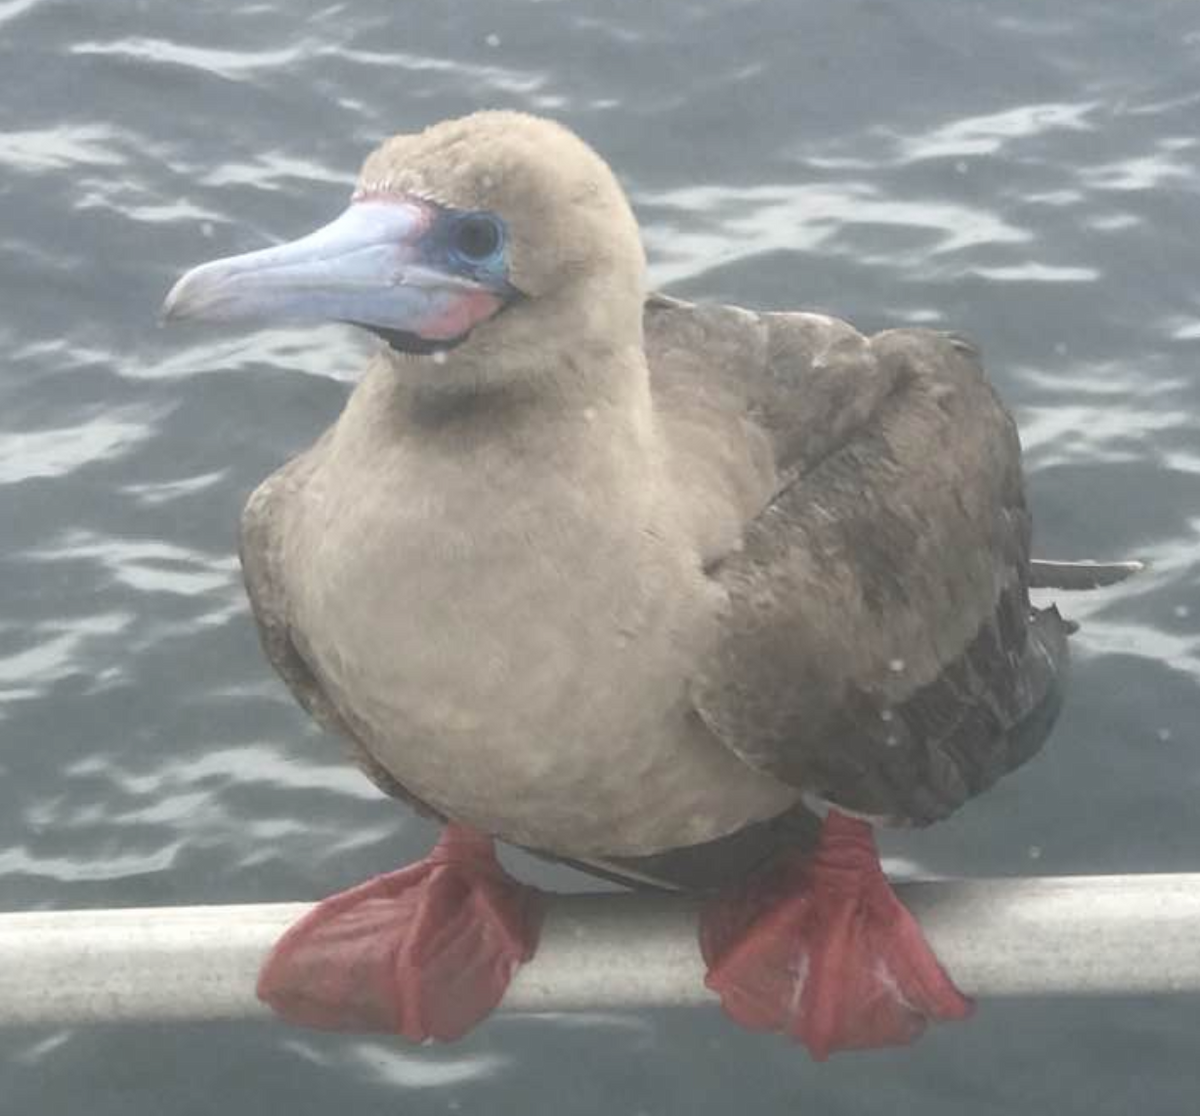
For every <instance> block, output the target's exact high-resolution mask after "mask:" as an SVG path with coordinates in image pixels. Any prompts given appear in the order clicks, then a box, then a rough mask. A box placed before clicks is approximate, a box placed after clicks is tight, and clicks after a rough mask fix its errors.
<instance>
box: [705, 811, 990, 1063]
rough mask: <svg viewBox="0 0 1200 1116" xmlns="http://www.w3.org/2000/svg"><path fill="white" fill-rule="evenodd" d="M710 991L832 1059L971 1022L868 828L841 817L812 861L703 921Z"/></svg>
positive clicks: (785, 870) (762, 1025) (754, 884)
mask: <svg viewBox="0 0 1200 1116" xmlns="http://www.w3.org/2000/svg"><path fill="white" fill-rule="evenodd" d="M700 947H701V950H702V952H703V954H704V960H705V962H706V963H707V965H708V969H709V971H708V977H707V980H706V984H707V985H708V987H709V988H711V989H713V990H714V991H715V992H717V993H719V994H720V996H721V1003H722V1006H723V1007H724V1008H725V1011H726V1012H727V1013H728V1014H729V1015H730V1016H731V1017H732V1018H733V1019H735V1020H736V1021H737V1022H738V1023H741V1024H742V1025H743V1026H745V1027H749V1028H751V1029H752V1030H760V1031H776V1032H779V1033H781V1034H785V1035H788V1036H790V1037H792V1038H794V1039H796V1040H798V1041H799V1042H802V1043H804V1045H805V1046H807V1047H808V1049H809V1052H810V1053H811V1054H812V1056H813V1057H814V1058H816V1059H818V1060H824V1059H825V1058H827V1057H828V1056H829V1055H830V1054H831V1053H833V1052H834V1051H837V1050H851V1049H860V1048H864V1047H875V1046H894V1045H899V1044H903V1043H908V1042H912V1041H913V1040H914V1039H915V1038H917V1037H918V1036H919V1035H920V1034H921V1033H922V1032H923V1031H924V1030H925V1026H926V1024H927V1022H928V1021H929V1020H948V1019H964V1018H966V1017H967V1016H968V1015H970V1014H971V1011H972V1008H973V1005H972V1003H971V1001H970V1000H969V999H967V997H965V996H964V995H963V994H962V993H961V992H959V990H958V989H957V988H956V987H955V986H954V983H953V982H952V981H951V980H950V978H949V977H948V976H947V975H946V972H945V970H944V969H943V968H942V966H941V965H940V964H939V963H938V960H937V958H936V957H935V956H934V954H933V951H932V950H931V949H930V947H929V945H928V943H927V942H926V941H925V937H924V935H923V934H922V933H921V928H920V927H919V926H918V925H917V922H916V920H915V919H914V918H913V916H912V915H911V914H909V912H908V911H907V910H906V909H905V907H904V906H903V905H902V904H901V902H900V900H899V899H897V898H896V895H895V893H894V892H893V891H892V888H891V885H890V884H889V883H888V881H887V879H886V877H885V876H884V874H883V870H882V869H881V868H880V866H879V855H878V853H877V851H876V848H875V838H874V833H873V831H872V829H871V827H870V825H868V824H867V823H866V822H862V821H857V820H855V819H853V818H848V817H846V816H845V815H843V814H839V813H837V812H836V811H831V812H830V813H829V816H828V817H827V818H826V820H825V824H824V826H823V828H822V830H821V840H820V843H819V845H818V848H817V850H816V852H815V853H814V854H813V855H812V856H811V857H801V856H795V857H792V858H790V859H788V860H787V861H785V862H783V863H782V864H780V865H777V866H775V867H774V868H772V869H771V870H769V871H768V872H766V873H764V874H762V875H759V876H756V877H754V878H752V879H751V880H750V881H749V882H748V883H747V884H746V885H744V886H743V887H741V888H739V889H738V890H737V891H736V892H734V893H731V894H728V895H725V896H722V897H721V898H719V899H717V900H716V901H715V902H714V903H712V904H711V905H710V906H709V907H708V908H707V909H706V911H705V912H704V914H703V915H702V916H701V923H700Z"/></svg>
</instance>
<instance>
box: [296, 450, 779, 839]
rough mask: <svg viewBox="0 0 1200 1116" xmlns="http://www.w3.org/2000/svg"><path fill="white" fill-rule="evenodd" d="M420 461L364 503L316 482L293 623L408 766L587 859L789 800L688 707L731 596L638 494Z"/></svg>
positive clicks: (409, 772) (431, 795) (484, 815)
mask: <svg viewBox="0 0 1200 1116" xmlns="http://www.w3.org/2000/svg"><path fill="white" fill-rule="evenodd" d="M421 469H422V466H420V465H413V466H412V467H410V469H409V470H408V473H407V476H406V477H405V481H404V483H402V484H394V485H389V484H387V483H386V482H383V478H381V477H380V476H377V477H376V481H375V482H374V483H370V484H367V485H366V486H362V485H360V486H359V487H358V489H357V490H356V492H355V501H354V502H351V503H348V502H347V501H346V500H345V499H344V498H343V499H340V500H325V499H324V498H323V497H322V496H321V488H320V485H319V483H318V485H317V486H315V488H314V492H313V493H312V497H311V501H310V506H309V508H308V511H307V514H306V520H307V522H306V524H305V526H304V528H303V529H302V530H301V531H300V532H298V536H299V539H300V540H301V541H300V546H301V549H302V550H303V551H304V555H303V563H304V566H305V569H306V573H305V577H304V584H305V586H306V588H305V589H304V591H303V592H302V593H300V594H299V600H298V615H297V624H298V626H299V627H300V628H301V630H302V633H303V634H304V636H305V641H306V644H307V646H308V648H309V653H310V654H311V655H312V656H313V657H314V658H315V659H316V660H317V662H316V664H315V665H316V667H317V669H318V670H319V672H320V674H321V676H322V679H323V681H324V683H325V684H326V686H327V687H328V688H329V689H330V691H331V692H332V694H333V695H334V699H335V701H337V702H338V703H339V704H341V705H343V706H344V707H345V708H346V709H347V711H348V712H349V714H350V717H349V719H350V720H351V721H352V723H355V724H357V725H362V726H364V727H365V729H364V731H365V734H366V735H367V736H369V737H370V739H369V740H366V741H364V743H365V744H366V745H367V746H368V748H369V749H370V751H371V752H372V754H373V755H374V757H375V758H376V759H377V760H378V761H379V762H380V763H381V764H383V766H384V767H386V768H387V770H388V771H389V772H390V773H391V774H392V775H393V776H394V777H395V778H396V779H397V780H399V781H400V782H401V783H402V784H403V785H405V786H406V787H408V788H409V789H410V790H411V791H413V792H414V793H416V794H417V795H418V796H419V797H421V798H422V799H424V800H426V801H428V802H430V803H431V804H432V805H434V806H436V807H438V808H440V809H442V810H443V811H444V812H445V813H447V814H449V815H450V816H452V817H455V818H458V819H459V820H462V821H466V822H469V823H472V824H475V825H478V826H480V827H481V828H484V829H488V830H490V831H492V832H495V833H497V834H499V835H501V836H504V837H506V838H508V839H510V840H514V841H520V842H522V843H525V844H531V845H535V846H540V847H547V848H553V849H555V850H556V851H573V852H577V853H583V852H585V851H595V850H596V848H597V847H598V846H603V849H604V851H607V852H609V853H616V852H620V851H626V852H628V851H645V850H647V849H648V848H650V847H667V846H669V845H673V844H686V843H691V842H692V841H699V840H703V839H706V838H707V837H709V836H714V835H716V833H715V832H710V831H712V830H714V829H715V830H716V831H719V832H728V831H729V830H730V829H732V828H736V827H737V825H740V824H743V823H744V821H745V820H747V815H755V814H757V815H758V816H768V815H769V814H770V813H774V812H778V810H779V809H782V808H783V807H784V806H785V805H786V801H784V799H786V798H788V797H789V795H790V792H782V788H779V787H778V784H774V783H773V782H772V783H770V785H769V788H768V786H767V784H768V781H767V780H765V778H764V777H762V776H758V775H755V774H753V773H752V772H750V771H749V769H747V768H745V767H744V766H743V765H742V764H741V762H740V761H738V760H736V759H735V758H734V757H733V756H732V755H731V754H730V753H728V752H727V751H726V750H725V749H724V748H723V747H722V746H720V745H719V744H717V743H716V742H715V741H713V740H712V739H711V738H710V737H709V736H708V735H707V733H706V732H705V731H704V730H703V729H702V727H701V726H700V725H699V723H698V722H697V721H696V720H695V718H694V717H693V716H692V715H691V713H690V709H689V705H688V702H687V692H686V691H687V683H688V679H689V677H690V676H691V674H692V672H693V664H694V663H695V662H696V661H698V659H699V657H700V656H701V655H703V654H704V653H705V652H706V651H707V650H708V648H709V647H710V645H711V642H712V640H713V639H714V638H715V635H716V624H717V614H718V608H719V603H720V602H719V599H718V598H717V596H716V590H715V589H714V587H713V586H712V585H711V584H710V583H709V582H708V580H707V579H706V578H705V577H704V576H703V574H702V573H701V571H700V569H699V562H698V559H697V557H696V556H695V555H694V554H693V553H691V551H690V550H689V548H688V547H686V546H685V545H684V544H683V542H682V540H680V539H678V538H673V537H671V531H670V526H669V523H668V522H666V521H664V520H661V519H659V518H657V517H654V516H653V515H652V514H650V513H652V511H653V504H652V502H648V501H646V500H645V499H644V493H637V494H631V496H630V498H629V499H627V500H625V501H623V502H621V504H620V507H621V508H622V509H623V514H615V513H610V503H611V499H610V496H609V494H606V493H604V492H601V491H597V490H596V488H595V487H593V489H592V491H591V492H590V493H586V494H581V493H580V492H579V491H578V489H577V487H576V486H573V485H569V484H567V483H565V482H563V481H561V480H559V479H556V478H555V477H554V476H547V477H544V478H541V479H540V481H538V482H537V483H535V484H533V485H531V484H530V483H529V481H528V479H526V481H525V483H524V485H522V486H510V485H506V483H505V478H504V477H503V475H502V474H498V473H496V472H493V473H492V474H491V475H490V476H489V475H484V474H480V475H478V476H477V477H474V478H463V477H457V478H453V480H452V479H451V478H448V477H447V476H445V475H442V476H440V477H428V476H427V477H422V475H421ZM531 489H532V490H531ZM327 490H328V491H330V492H334V491H336V492H340V493H344V492H345V491H346V488H345V487H344V486H343V485H340V484H338V485H334V486H330V487H329V488H328V489H327ZM739 787H741V790H740V791H739V789H738V788H739ZM764 792H765V793H764Z"/></svg>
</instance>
